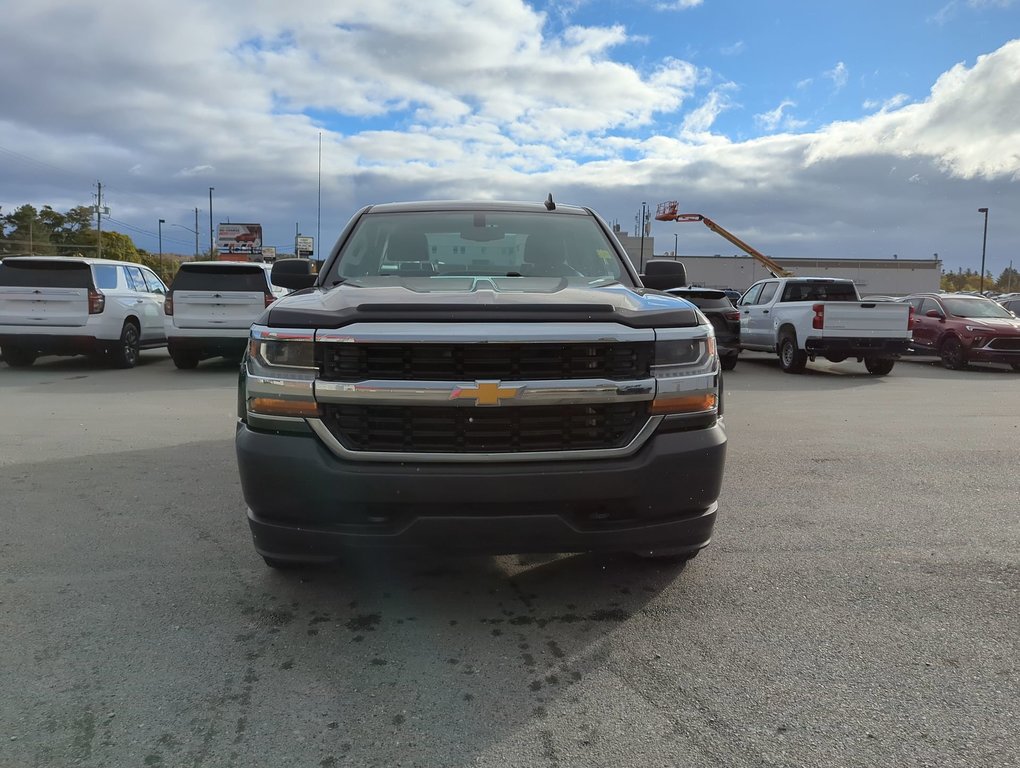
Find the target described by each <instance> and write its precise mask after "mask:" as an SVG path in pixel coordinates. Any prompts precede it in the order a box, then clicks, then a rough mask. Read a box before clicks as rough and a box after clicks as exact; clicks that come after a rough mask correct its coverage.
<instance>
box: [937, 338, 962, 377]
mask: <svg viewBox="0 0 1020 768" xmlns="http://www.w3.org/2000/svg"><path fill="white" fill-rule="evenodd" d="M939 357H941V358H942V365H943V367H945V368H948V369H949V370H951V371H959V370H962V369H964V368H966V367H967V356H966V355H965V354H964V353H963V344H961V343H960V340H959V339H958V338H956V337H955V336H947V337H946V340H945V341H943V342H942V346H941V347H940V348H939Z"/></svg>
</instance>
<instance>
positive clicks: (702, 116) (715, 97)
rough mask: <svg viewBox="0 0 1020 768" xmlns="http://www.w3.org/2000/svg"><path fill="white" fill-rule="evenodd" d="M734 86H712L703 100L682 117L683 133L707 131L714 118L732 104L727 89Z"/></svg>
mask: <svg viewBox="0 0 1020 768" xmlns="http://www.w3.org/2000/svg"><path fill="white" fill-rule="evenodd" d="M733 88H734V86H733V85H732V84H727V85H723V86H720V87H717V88H714V89H713V90H712V91H711V92H709V94H708V96H707V97H706V98H705V100H704V101H703V102H702V103H701V104H700V105H698V106H697V107H695V108H694V109H692V110H691V111H690V112H688V113H687V115H686V117H684V121H683V127H682V131H683V133H685V134H701V133H705V132H706V131H708V130H709V129H710V128H711V127H712V124H713V123H714V122H715V119H716V118H717V117H718V116H719V115H720V114H721V113H722V112H724V111H725V110H727V109H730V108H731V107H732V106H733V104H732V102H731V101H730V98H729V95H728V94H727V91H730V90H732V89H733Z"/></svg>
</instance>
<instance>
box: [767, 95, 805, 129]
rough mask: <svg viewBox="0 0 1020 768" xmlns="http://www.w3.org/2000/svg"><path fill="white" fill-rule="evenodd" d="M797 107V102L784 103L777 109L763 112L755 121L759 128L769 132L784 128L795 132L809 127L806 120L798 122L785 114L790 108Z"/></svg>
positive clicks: (787, 101)
mask: <svg viewBox="0 0 1020 768" xmlns="http://www.w3.org/2000/svg"><path fill="white" fill-rule="evenodd" d="M795 106H797V103H796V102H793V101H789V100H786V101H783V102H781V103H780V104H779V105H778V106H777V107H776V108H775V109H770V110H769V111H768V112H762V113H760V114H757V115H755V116H754V121H755V123H756V124H757V125H758V127H759V128H762V129H763V130H765V131H768V132H772V131H775V130H776V129H777V128H782V129H784V130H787V131H795V130H797V129H799V128H803V127H804V126H806V125H807V121H806V120H797V119H796V118H794V117H793V116H792V115H789V114H786V113H785V110H786V109H787V108H788V107H795Z"/></svg>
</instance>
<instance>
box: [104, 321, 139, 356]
mask: <svg viewBox="0 0 1020 768" xmlns="http://www.w3.org/2000/svg"><path fill="white" fill-rule="evenodd" d="M140 336H141V331H139V329H138V326H137V325H136V324H135V322H134V321H133V320H128V321H126V322H125V323H124V327H123V328H121V331H120V341H118V342H117V343H116V345H115V346H114V347H113V349H111V350H110V362H111V363H113V365H114V367H115V368H134V367H135V365H137V364H138V355H139V350H140V346H139V342H140Z"/></svg>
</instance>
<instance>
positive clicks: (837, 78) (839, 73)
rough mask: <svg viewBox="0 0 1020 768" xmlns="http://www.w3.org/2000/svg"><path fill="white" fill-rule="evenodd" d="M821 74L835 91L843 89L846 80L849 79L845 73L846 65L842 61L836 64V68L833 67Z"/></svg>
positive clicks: (848, 75)
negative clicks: (830, 82)
mask: <svg viewBox="0 0 1020 768" xmlns="http://www.w3.org/2000/svg"><path fill="white" fill-rule="evenodd" d="M823 74H824V76H825V77H827V78H828V79H829V80H831V81H832V84H833V85H834V86H835V88H836V90H837V91H839V90H842V89H843V86H845V85H846V82H847V79H848V78H849V77H850V73H849V72H848V71H847V68H846V64H844V63H843V62H842V61H840V62H837V63H836V66H834V67H833V68H832V69H828V70H826V71H825V72H824V73H823Z"/></svg>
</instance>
